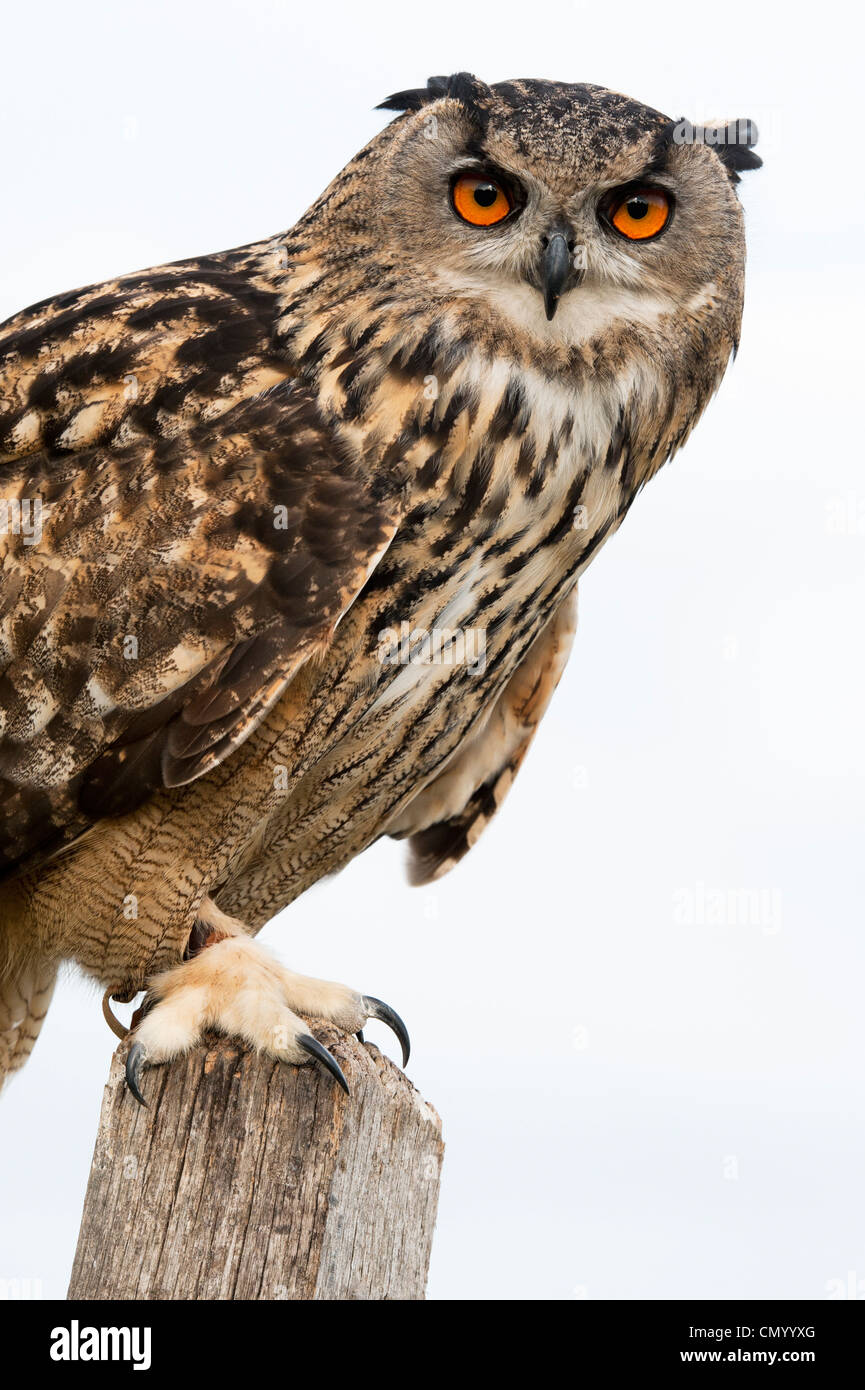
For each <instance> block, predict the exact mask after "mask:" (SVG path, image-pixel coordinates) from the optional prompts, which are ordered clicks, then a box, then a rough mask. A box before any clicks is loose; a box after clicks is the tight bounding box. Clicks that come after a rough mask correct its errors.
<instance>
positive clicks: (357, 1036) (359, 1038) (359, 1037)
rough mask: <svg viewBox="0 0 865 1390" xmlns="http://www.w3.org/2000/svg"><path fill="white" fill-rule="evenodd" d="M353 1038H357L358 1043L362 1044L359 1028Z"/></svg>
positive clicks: (361, 1034)
mask: <svg viewBox="0 0 865 1390" xmlns="http://www.w3.org/2000/svg"><path fill="white" fill-rule="evenodd" d="M354 1036H355V1037H356V1038H357V1040H358V1042H363V1033H362V1032H361V1031H360V1029H359V1028H358V1030H357V1032H356V1033H355V1035H354Z"/></svg>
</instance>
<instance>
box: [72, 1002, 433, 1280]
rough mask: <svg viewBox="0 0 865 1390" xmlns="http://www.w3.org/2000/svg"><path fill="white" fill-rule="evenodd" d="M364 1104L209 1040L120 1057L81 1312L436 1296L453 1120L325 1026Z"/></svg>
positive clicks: (89, 1208) (98, 1170) (314, 1071)
mask: <svg viewBox="0 0 865 1390" xmlns="http://www.w3.org/2000/svg"><path fill="white" fill-rule="evenodd" d="M313 1031H314V1032H315V1036H316V1037H318V1038H319V1040H320V1041H321V1042H323V1043H324V1044H325V1046H326V1047H328V1048H330V1050H331V1051H332V1052H333V1054H334V1056H336V1058H337V1059H338V1061H339V1063H340V1065H341V1067H342V1069H343V1071H344V1073H345V1075H346V1078H347V1080H348V1083H349V1085H350V1087H351V1092H352V1094H351V1097H350V1098H349V1097H348V1096H346V1095H345V1094H344V1092H343V1091H342V1090H340V1088H339V1087H338V1086H336V1085H334V1082H333V1079H332V1077H330V1076H329V1075H327V1074H326V1073H325V1072H324V1071H323V1070H322V1069H321V1068H320V1067H318V1066H316V1065H315V1064H313V1065H310V1066H304V1067H289V1066H284V1065H281V1064H279V1063H276V1062H274V1061H272V1060H270V1059H267V1058H264V1057H260V1056H256V1055H254V1054H252V1053H249V1052H246V1051H243V1050H242V1049H241V1048H240V1047H239V1046H238V1045H237V1044H236V1043H231V1042H228V1041H227V1040H225V1039H219V1038H215V1037H213V1038H210V1039H208V1045H207V1047H206V1048H205V1047H202V1048H200V1049H198V1050H196V1051H195V1052H193V1053H190V1054H189V1055H188V1056H186V1057H183V1058H179V1059H178V1060H177V1061H175V1062H172V1063H170V1064H168V1065H164V1066H160V1067H155V1068H152V1069H151V1070H149V1071H148V1072H147V1073H146V1081H147V1093H148V1108H147V1109H142V1107H141V1106H139V1105H138V1104H137V1102H136V1101H135V1100H134V1099H133V1098H132V1096H131V1095H130V1094H129V1093H128V1091H127V1090H126V1087H125V1085H124V1079H123V1063H124V1060H125V1054H126V1045H125V1044H124V1043H121V1045H120V1046H119V1047H118V1049H117V1051H116V1052H115V1054H114V1057H113V1060H112V1063H111V1071H110V1074H109V1078H108V1084H107V1086H106V1088H105V1098H104V1101H103V1104H102V1114H101V1116H100V1121H99V1132H98V1134H97V1138H96V1148H95V1151H94V1155H93V1165H92V1168H91V1171H90V1181H89V1183H88V1186H87V1195H86V1198H85V1201H84V1213H83V1216H82V1220H81V1230H80V1233H79V1237H78V1248H77V1251H76V1255H75V1264H74V1267H73V1270H72V1279H71V1282H70V1285H69V1295H68V1296H69V1298H83V1299H95V1298H123V1299H156V1298H169V1299H421V1298H423V1296H424V1289H425V1285H426V1277H427V1269H428V1265H429V1257H430V1249H431V1245H432V1235H433V1226H434V1224H435V1216H436V1207H437V1204H438V1190H439V1178H440V1173H441V1163H442V1156H443V1152H444V1145H443V1143H442V1137H441V1121H440V1120H439V1117H438V1115H437V1114H436V1112H435V1110H433V1108H432V1106H430V1105H428V1104H427V1103H426V1101H424V1100H423V1099H422V1098H421V1096H420V1095H419V1094H418V1092H417V1091H416V1090H415V1089H414V1087H413V1086H412V1085H411V1083H410V1082H409V1081H408V1079H407V1078H406V1077H405V1076H404V1075H403V1073H402V1072H401V1071H400V1070H399V1069H398V1068H397V1067H396V1066H395V1065H394V1064H393V1063H392V1062H390V1061H389V1060H388V1059H387V1058H386V1057H384V1056H382V1054H381V1053H380V1052H379V1051H378V1050H377V1048H375V1047H373V1046H371V1045H370V1044H368V1043H367V1044H362V1043H360V1042H359V1041H357V1040H356V1039H355V1038H353V1037H346V1036H345V1035H344V1034H341V1033H338V1032H337V1031H336V1030H335V1029H333V1028H331V1027H329V1026H328V1025H326V1024H320V1025H314V1030H313Z"/></svg>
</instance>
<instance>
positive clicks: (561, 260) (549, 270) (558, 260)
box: [541, 230, 574, 320]
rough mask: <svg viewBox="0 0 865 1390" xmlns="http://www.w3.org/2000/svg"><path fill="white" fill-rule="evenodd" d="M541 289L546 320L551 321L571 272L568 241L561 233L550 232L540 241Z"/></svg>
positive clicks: (571, 260) (571, 264)
mask: <svg viewBox="0 0 865 1390" xmlns="http://www.w3.org/2000/svg"><path fill="white" fill-rule="evenodd" d="M541 245H542V247H543V256H542V258H541V289H542V291H543V295H544V308H545V310H546V313H547V319H548V320H549V319H552V317H553V315H554V314H555V312H556V308H557V306H558V303H559V298H560V296H561V293H562V291H563V289H564V288H565V285H566V283H567V281H568V279H569V278H570V277H571V272H572V271H573V268H574V267H573V259H572V256H571V249H570V246H569V245H568V239H567V237H566V236H565V233H564V232H562V231H558V230H557V231H552V232H550V235H549V236H545V237H543V238H542V240H541Z"/></svg>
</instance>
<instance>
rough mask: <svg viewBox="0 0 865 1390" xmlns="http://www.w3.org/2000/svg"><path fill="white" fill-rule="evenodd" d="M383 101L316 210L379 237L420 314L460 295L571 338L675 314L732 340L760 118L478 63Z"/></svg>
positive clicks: (387, 263)
mask: <svg viewBox="0 0 865 1390" xmlns="http://www.w3.org/2000/svg"><path fill="white" fill-rule="evenodd" d="M382 106H383V107H384V108H386V109H389V110H396V111H398V112H400V113H401V114H400V116H399V117H398V119H397V120H395V121H394V122H392V124H391V126H390V127H388V128H387V130H385V131H384V132H382V133H381V135H380V136H378V137H377V138H376V140H374V141H373V142H372V144H371V145H370V146H368V147H367V149H366V150H365V151H363V152H362V153H361V155H360V156H358V160H357V161H355V163H354V165H350V166H349V169H348V170H346V171H344V174H343V176H341V179H340V180H337V184H336V185H334V186H332V188H331V190H329V191H328V194H327V195H325V199H324V200H323V201H322V203H321V204H320V205H319V208H318V214H319V216H324V217H325V218H326V219H327V221H328V222H330V223H331V227H330V233H331V236H332V237H333V236H336V237H337V238H338V237H339V236H340V234H341V235H342V244H343V246H344V247H346V246H347V245H349V244H350V242H351V240H352V238H354V241H355V244H358V243H359V242H360V243H363V245H364V246H365V245H367V244H369V241H370V240H372V239H374V242H375V246H376V250H377V255H378V258H379V260H380V262H381V263H382V264H383V266H384V267H385V268H386V270H385V278H386V280H387V286H388V288H389V289H390V290H392V295H391V297H392V298H393V297H394V296H396V297H398V298H400V299H402V300H403V301H404V303H405V305H406V312H407V313H410V312H412V309H413V307H414V306H418V307H419V306H422V305H424V306H425V305H428V304H429V303H431V302H434V301H439V302H442V303H444V302H448V303H450V304H454V303H458V304H460V305H461V306H462V308H463V309H464V310H465V311H466V312H467V314H468V316H469V317H471V315H474V316H475V319H476V321H477V322H478V323H479V324H480V323H484V324H491V323H495V324H498V325H499V326H500V328H501V330H502V334H503V335H504V336H505V337H506V336H507V334H508V333H514V332H518V333H519V334H520V335H529V336H530V337H531V338H532V339H533V340H534V341H535V343H536V344H537V345H540V346H543V345H546V346H548V347H551V346H555V345H564V346H566V347H567V348H569V349H573V348H575V347H579V346H580V345H581V344H585V343H588V342H591V341H595V340H597V339H598V338H599V337H603V336H604V335H605V334H608V333H610V332H612V333H613V335H614V336H616V330H617V329H620V328H621V326H622V325H623V324H625V325H630V326H631V327H632V328H635V329H639V328H644V329H647V330H651V328H652V326H653V325H656V324H657V323H658V322H659V321H660V320H661V319H664V320H667V321H669V320H670V319H671V318H678V319H680V320H684V319H687V320H689V321H690V322H692V323H694V324H698V325H700V331H703V332H705V331H706V329H707V327H708V328H711V329H712V330H713V331H715V332H717V333H720V334H721V335H722V336H723V337H724V338H725V339H726V341H727V344H728V351H729V348H730V347H735V345H736V342H737V340H738V332H739V322H740V316H741V304H742V289H743V268H744V255H745V251H744V235H743V219H742V213H741V208H740V205H739V201H738V197H737V194H736V188H735V185H736V184H737V183H738V180H739V173H740V172H741V171H742V170H745V169H753V168H756V167H758V166H759V164H760V162H761V161H760V159H759V158H758V156H757V155H756V154H754V152H753V145H754V144H755V142H756V136H757V132H756V128H755V126H754V124H753V122H751V121H749V120H738V121H734V122H731V123H730V124H727V125H721V126H713V127H709V128H703V127H700V126H693V125H691V124H690V123H689V122H688V121H686V120H673V119H671V118H670V117H668V116H665V115H662V114H661V113H660V112H658V111H655V110H652V109H651V108H649V107H647V106H643V105H641V104H640V103H638V102H636V101H632V100H630V99H629V98H627V97H624V96H620V95H619V94H617V93H615V92H611V91H607V90H606V89H604V88H602V87H596V86H589V85H582V84H568V83H561V82H545V81H513V82H501V83H497V84H495V85H492V86H488V85H487V84H486V83H484V82H481V81H479V80H478V79H477V78H475V77H473V76H471V75H470V74H468V73H458V74H456V75H455V76H452V77H447V78H444V77H435V78H431V79H430V80H429V82H428V83H427V86H426V87H424V88H420V89H417V90H411V91H404V92H399V93H396V94H395V95H393V96H390V97H388V98H387V100H386V101H384V102H383V103H382ZM347 176H349V177H348V179H347ZM351 176H354V177H351ZM361 188H362V194H361V195H360V196H358V194H359V191H360V190H361ZM340 224H342V226H341V230H340ZM361 227H362V234H360V235H358V229H359V228H361ZM500 336H501V335H500Z"/></svg>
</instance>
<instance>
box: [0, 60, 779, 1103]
mask: <svg viewBox="0 0 865 1390" xmlns="http://www.w3.org/2000/svg"><path fill="white" fill-rule="evenodd" d="M383 106H384V108H386V109H387V110H389V111H392V112H394V113H395V114H394V116H393V118H392V120H391V122H390V124H388V125H387V126H386V128H385V129H383V130H382V131H381V132H380V133H379V134H378V135H376V136H375V138H374V139H373V140H372V141H371V142H370V143H369V144H368V145H367V146H366V147H365V148H364V149H362V150H361V151H360V153H359V154H358V155H357V156H356V157H355V158H354V159H352V160H351V162H350V163H349V164H348V165H347V166H346V168H345V169H343V171H342V172H341V173H340V174H338V175H337V177H336V178H335V179H334V181H333V182H332V183H331V184H330V186H329V187H328V188H327V189H326V190H325V192H324V193H323V194H322V195H321V197H320V198H319V199H318V201H317V202H316V203H315V204H314V205H313V206H312V207H311V208H310V210H309V211H308V212H307V213H306V214H305V215H304V216H303V217H302V218H301V219H300V221H299V222H298V223H297V224H296V225H295V226H294V227H293V228H292V229H291V230H290V231H288V232H286V233H280V234H278V235H276V236H272V237H268V238H267V239H265V240H262V241H259V242H255V243H254V244H252V245H249V246H244V247H241V248H240V249H237V250H232V251H226V252H220V253H218V254H215V255H207V256H203V257H202V258H201V259H198V260H189V261H182V262H178V263H175V264H171V265H164V266H158V267H156V268H155V269H151V270H147V271H144V272H141V273H138V274H133V275H129V276H126V277H124V278H122V279H118V280H114V281H110V282H107V283H104V284H100V285H95V286H90V287H88V288H85V289H81V290H75V291H73V292H71V293H68V294H62V295H59V296H57V297H56V298H53V299H49V300H46V301H44V302H42V303H40V304H36V305H34V306H33V307H32V308H30V309H27V310H25V311H24V312H23V313H21V314H19V315H17V316H16V317H15V318H13V319H11V320H10V321H9V322H7V323H6V324H5V325H4V326H3V327H2V329H0V462H2V496H0V547H2V587H0V782H2V793H0V1075H2V1074H8V1073H9V1072H11V1071H13V1070H14V1069H15V1068H17V1067H18V1066H20V1064H21V1063H22V1062H23V1061H24V1059H25V1058H26V1056H27V1055H28V1053H29V1052H30V1050H31V1048H32V1046H33V1043H34V1039H35V1037H36V1035H37V1033H38V1030H39V1026H40V1023H41V1021H42V1018H43V1017H44V1014H45V1011H46V1009H47V1007H48V1002H49V1000H50V997H51V991H52V988H53V983H54V979H55V975H56V972H57V970H58V967H59V965H60V963H61V962H62V961H64V960H69V961H74V962H76V963H77V964H78V966H80V967H81V969H82V970H83V971H85V972H86V973H87V974H89V975H90V976H91V977H93V978H94V979H95V980H96V981H98V982H99V984H100V986H101V987H102V988H103V990H104V991H105V997H104V1002H105V1004H106V1006H107V1007H108V1006H109V1004H110V1000H111V998H114V999H118V1000H127V1001H128V1000H131V999H132V998H133V997H134V996H135V995H136V994H137V993H139V992H140V991H142V990H144V991H146V993H145V1000H144V1005H143V1007H142V1008H141V1009H140V1010H139V1011H138V1013H137V1014H136V1015H135V1016H134V1018H133V1029H132V1033H131V1037H130V1045H129V1050H128V1061H127V1079H128V1082H129V1086H130V1089H131V1091H132V1092H133V1094H134V1095H135V1096H136V1098H137V1099H139V1100H143V1096H142V1090H143V1088H144V1071H143V1069H144V1067H145V1066H147V1065H152V1064H156V1063H159V1062H161V1061H164V1060H166V1059H168V1058H170V1057H172V1056H174V1055H176V1054H178V1053H181V1052H183V1051H184V1050H186V1049H188V1048H191V1047H192V1046H194V1045H195V1043H196V1041H197V1040H198V1039H199V1037H200V1036H201V1034H202V1032H203V1030H206V1029H216V1030H220V1031H222V1032H224V1033H226V1034H228V1035H232V1036H235V1037H239V1038H242V1039H244V1040H245V1041H246V1042H247V1043H248V1044H249V1045H250V1046H252V1047H254V1048H258V1049H261V1050H262V1051H264V1052H265V1053H268V1054H270V1055H272V1056H274V1057H276V1058H279V1059H282V1060H283V1061H285V1062H287V1063H295V1064H299V1063H301V1062H304V1061H309V1060H311V1059H317V1060H318V1062H319V1063H321V1064H323V1065H325V1066H327V1067H328V1068H329V1069H330V1071H331V1072H332V1073H333V1075H334V1077H335V1079H336V1080H337V1081H338V1082H340V1083H341V1084H343V1085H345V1078H344V1076H343V1074H342V1071H341V1069H340V1067H339V1065H338V1063H337V1061H336V1059H335V1058H334V1057H333V1055H332V1053H330V1052H328V1051H327V1050H326V1049H325V1048H324V1047H323V1046H322V1045H321V1044H320V1043H319V1042H318V1041H317V1040H316V1039H315V1038H314V1037H313V1036H312V1033H311V1031H310V1025H309V1023H308V1022H307V1021H306V1020H307V1019H308V1018H309V1017H317V1018H321V1019H326V1020H328V1021H329V1022H331V1023H333V1024H334V1025H336V1026H338V1027H339V1028H343V1029H346V1030H352V1031H359V1030H361V1029H362V1027H363V1025H364V1024H365V1022H366V1020H367V1019H368V1018H370V1017H373V1018H380V1019H383V1020H384V1021H386V1022H388V1023H389V1024H390V1025H391V1026H392V1027H393V1028H394V1030H395V1031H396V1033H397V1035H398V1037H399V1039H400V1041H401V1042H402V1045H403V1050H404V1061H405V1059H406V1058H407V1053H408V1038H407V1034H406V1032H405V1028H404V1025H403V1024H402V1022H401V1020H400V1019H399V1016H398V1015H397V1014H396V1013H395V1012H394V1011H393V1010H392V1009H391V1008H389V1007H388V1006H387V1005H385V1004H383V1003H382V1002H381V1001H380V1000H377V999H375V998H374V997H372V996H368V995H365V994H362V993H360V992H359V991H358V990H356V989H354V988H350V987H348V986H346V985H342V984H337V983H332V982H327V981H321V980H317V979H313V978H309V977H306V976H302V975H299V974H295V973H293V972H291V971H290V970H288V969H287V968H285V967H284V966H283V965H282V964H281V963H280V962H278V961H277V960H276V959H275V957H273V956H272V955H271V954H270V953H269V952H268V951H267V950H266V949H265V948H264V947H263V946H261V945H260V944H259V943H258V942H257V941H256V940H255V936H256V933H257V932H258V931H259V929H260V928H261V927H262V926H263V925H264V924H265V923H266V922H267V921H268V920H269V919H270V918H271V917H273V916H274V915H275V914H276V913H277V912H279V911H280V910H281V909H282V908H284V907H285V906H286V905H287V904H288V903H290V902H291V901H292V900H293V899H294V898H295V897H297V895H298V894H300V893H302V892H303V891H304V890H305V889H306V888H308V887H309V886H310V885H311V884H313V883H315V882H316V881H317V880H319V879H320V878H322V877H323V876H324V875H327V874H331V873H333V872H334V871H336V870H338V869H340V868H341V867H343V866H344V865H345V864H347V863H348V862H349V861H350V860H351V859H352V858H353V857H354V856H355V855H357V854H359V853H360V852H361V851H362V850H363V849H365V848H366V847H367V846H368V845H370V844H371V843H372V842H373V841H374V840H376V839H377V838H378V837H379V836H382V835H390V836H395V837H399V838H406V839H407V841H408V852H409V873H410V876H411V878H412V880H413V881H414V882H416V883H426V882H429V881H430V880H432V879H435V878H437V877H438V876H439V875H441V874H443V873H446V872H447V871H448V870H449V869H450V868H451V867H452V866H453V865H455V864H456V863H457V862H458V861H459V860H460V859H461V858H462V857H463V855H465V853H466V852H467V851H468V850H469V849H470V848H471V846H472V845H473V844H474V843H475V841H476V840H477V838H478V836H479V835H480V834H481V832H482V831H483V829H484V827H485V826H486V825H487V823H488V822H489V820H490V819H491V817H492V816H493V815H494V814H495V812H496V810H497V808H498V807H499V806H500V804H501V802H502V800H503V798H504V797H505V795H506V794H507V791H508V789H509V787H510V785H511V783H512V781H513V778H514V776H515V775H516V772H517V770H518V768H519V767H520V764H521V762H522V760H523V758H524V757H525V754H526V751H527V749H528V746H529V744H530V743H531V740H532V737H533V734H534V732H535V730H536V728H537V725H538V721H539V720H540V719H541V717H542V715H543V713H544V711H545V709H546V707H547V704H548V702H549V700H550V697H551V695H552V693H553V690H554V688H555V686H556V683H557V681H558V679H559V677H560V675H561V673H562V669H563V667H564V664H565V662H566V660H567V657H568V652H569V649H570V646H571V641H572V638H573V634H574V626H575V602H576V591H577V583H578V580H579V577H580V575H581V574H582V572H583V570H584V569H585V568H586V566H587V565H588V564H589V562H590V560H591V559H592V557H593V556H594V555H595V554H596V553H597V552H598V550H599V549H600V547H601V546H602V545H603V544H604V543H605V542H606V541H607V540H608V539H609V537H610V536H612V535H613V533H614V532H615V531H616V530H617V529H618V527H619V525H620V524H621V522H622V520H623V518H624V516H625V514H626V512H627V511H628V508H629V507H630V505H631V503H632V502H633V500H634V498H635V497H636V495H637V493H638V492H639V491H640V489H641V488H642V487H643V486H644V485H645V484H646V483H647V482H648V481H649V479H650V478H651V477H652V476H653V475H654V474H655V473H656V472H657V470H658V469H659V468H660V467H661V465H662V464H663V463H664V462H665V461H666V460H667V459H669V458H670V457H671V456H672V455H673V454H674V453H675V452H676V450H677V449H679V447H680V446H681V445H682V444H683V443H684V441H685V440H686V439H687V437H688V435H689V433H690V431H691V429H692V428H693V426H694V424H695V423H696V421H697V420H698V419H699V417H700V415H701V413H702V411H703V409H704V407H705V405H706V403H707V401H708V399H709V397H710V396H711V395H712V393H713V392H714V391H715V389H716V388H717V386H718V385H719V383H720V380H721V377H722V376H723V373H724V371H725V368H726V366H727V363H728V360H729V358H730V355H731V354H732V353H735V351H736V347H737V343H738V338H739V328H740V320H741V312H742V295H743V276H744V259H745V247H744V235H743V216H742V210H741V207H740V203H739V200H738V195H737V184H738V182H739V174H740V172H741V171H743V170H746V169H753V168H756V167H757V166H758V165H759V164H760V160H759V158H758V157H757V156H756V155H755V154H754V152H753V145H754V143H755V140H756V131H755V129H754V126H753V124H752V123H751V122H749V121H736V122H733V123H731V124H729V125H720V126H714V127H709V128H702V127H699V126H692V125H691V124H689V122H687V121H685V120H675V119H672V118H670V117H668V116H665V115H663V114H661V113H660V112H658V111H655V110H652V109H651V108H649V107H646V106H643V105H641V104H639V103H638V102H636V101H633V100H630V99H628V98H626V97H624V96H621V95H618V94H617V93H615V92H612V91H608V90H606V89H604V88H602V87H596V86H588V85H574V84H567V83H559V82H548V81H528V80H526V81H512V82H502V83H498V84H495V85H492V86H490V85H487V84H485V83H484V82H482V81H480V80H479V79H477V78H475V77H474V76H472V75H470V74H467V73H459V74H456V75H455V76H452V77H449V78H438V77H437V78H432V79H430V81H429V82H428V83H427V85H426V87H424V88H421V89H416V90H410V91H405V92H401V93H399V94H397V95H395V96H392V97H389V98H388V99H387V101H385V102H384V103H383ZM109 1016H110V1008H109ZM117 1026H118V1027H119V1025H117Z"/></svg>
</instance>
